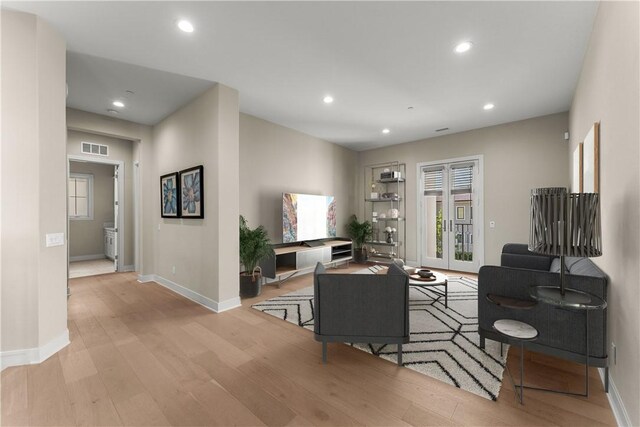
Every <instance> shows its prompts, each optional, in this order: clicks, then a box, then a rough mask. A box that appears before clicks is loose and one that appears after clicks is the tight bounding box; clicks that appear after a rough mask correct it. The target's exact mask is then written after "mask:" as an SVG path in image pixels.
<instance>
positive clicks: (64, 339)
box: [0, 329, 69, 369]
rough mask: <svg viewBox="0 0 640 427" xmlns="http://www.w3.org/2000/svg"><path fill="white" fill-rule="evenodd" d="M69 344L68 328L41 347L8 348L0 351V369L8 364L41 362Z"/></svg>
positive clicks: (18, 364) (17, 364)
mask: <svg viewBox="0 0 640 427" xmlns="http://www.w3.org/2000/svg"><path fill="white" fill-rule="evenodd" d="M67 345H69V330H68V329H65V330H64V332H63V333H62V334H60V335H59V336H57V337H56V338H54V339H53V340H51V341H49V342H48V343H47V344H45V345H43V346H42V347H35V348H26V349H22V350H10V351H3V352H0V359H2V362H1V363H2V369H4V368H8V367H9V366H20V365H33V364H36V363H42V362H44V361H45V360H47V359H48V358H50V357H51V356H53V355H54V354H56V353H57V352H59V351H60V350H62V349H63V348H65V347H66V346H67Z"/></svg>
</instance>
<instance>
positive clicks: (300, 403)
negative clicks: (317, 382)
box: [238, 360, 361, 426]
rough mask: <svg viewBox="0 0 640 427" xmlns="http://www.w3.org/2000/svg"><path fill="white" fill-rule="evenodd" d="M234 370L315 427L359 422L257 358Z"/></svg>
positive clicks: (356, 423) (348, 424)
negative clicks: (268, 390)
mask: <svg viewBox="0 0 640 427" xmlns="http://www.w3.org/2000/svg"><path fill="white" fill-rule="evenodd" d="M238 370H240V371H241V372H243V373H245V374H246V375H247V376H249V377H251V379H252V380H253V381H255V382H256V383H257V384H258V385H259V386H260V387H262V388H263V389H270V390H271V393H272V394H273V395H274V396H275V397H276V398H277V399H278V400H280V401H281V402H283V403H285V404H286V405H288V406H289V407H290V408H291V409H293V410H294V411H295V412H296V413H298V414H300V415H302V416H303V417H305V419H306V420H308V421H309V422H311V423H313V425H318V426H323V425H324V426H332V425H333V426H336V425H339V426H350V425H361V423H359V422H358V421H356V420H355V419H354V418H352V417H351V416H349V415H348V414H347V413H345V412H343V411H341V410H340V409H338V408H336V407H334V406H331V405H330V404H328V403H327V402H325V401H324V400H323V399H321V398H320V399H318V397H317V396H316V395H314V394H312V393H310V392H309V391H307V390H306V389H304V388H303V387H301V386H299V385H298V384H296V383H295V382H293V381H291V380H290V379H288V378H287V377H285V376H283V375H280V374H278V373H277V372H275V371H274V370H272V369H271V368H269V366H267V365H266V364H264V363H262V362H260V361H253V360H252V361H251V362H247V363H245V364H244V365H242V366H239V367H238Z"/></svg>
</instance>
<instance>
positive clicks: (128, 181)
mask: <svg viewBox="0 0 640 427" xmlns="http://www.w3.org/2000/svg"><path fill="white" fill-rule="evenodd" d="M81 141H87V142H93V143H96V144H105V145H108V146H109V155H108V156H106V157H102V156H90V155H87V154H82V152H81V151H80V150H81V147H80V142H81ZM67 154H73V155H81V156H87V157H95V158H97V159H101V158H104V159H108V160H119V161H122V162H124V197H122V196H121V197H120V199H121V200H122V203H123V205H122V208H123V209H122V212H124V232H123V233H122V234H121V238H124V254H123V255H122V258H121V259H122V260H123V262H122V266H123V267H125V266H126V267H130V266H133V265H134V263H135V260H134V256H135V253H134V242H135V227H134V224H135V221H134V220H135V217H134V209H133V203H134V202H133V180H134V175H133V143H132V142H131V141H127V140H124V139H119V138H112V137H108V136H104V135H97V134H92V133H87V132H80V131H76V130H69V131H67ZM111 168H112V170H113V166H111ZM111 200H113V197H112V198H111ZM76 222H81V221H70V223H76ZM77 231H78V227H77V226H76V225H75V224H74V230H73V232H74V234H73V235H72V234H71V232H72V231H71V230H70V234H69V237H70V238H73V237H74V236H75V237H77V234H75V232H77ZM101 242H102V240H101ZM71 249H73V246H71ZM97 253H100V251H99V252H97ZM70 255H71V256H74V255H73V254H72V253H70Z"/></svg>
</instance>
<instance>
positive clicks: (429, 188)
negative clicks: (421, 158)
mask: <svg viewBox="0 0 640 427" xmlns="http://www.w3.org/2000/svg"><path fill="white" fill-rule="evenodd" d="M443 178H444V168H442V167H438V168H425V169H422V182H423V183H424V188H423V190H424V195H425V196H440V195H442V181H443Z"/></svg>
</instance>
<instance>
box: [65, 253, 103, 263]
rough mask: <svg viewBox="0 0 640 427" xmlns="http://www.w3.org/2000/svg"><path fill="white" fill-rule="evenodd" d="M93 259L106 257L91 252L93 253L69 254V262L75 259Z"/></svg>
mask: <svg viewBox="0 0 640 427" xmlns="http://www.w3.org/2000/svg"><path fill="white" fill-rule="evenodd" d="M94 259H107V257H106V256H105V254H93V255H78V256H70V257H69V262H76V261H90V260H94Z"/></svg>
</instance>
